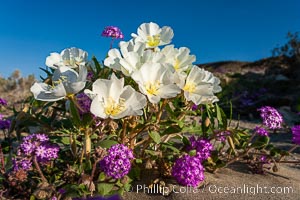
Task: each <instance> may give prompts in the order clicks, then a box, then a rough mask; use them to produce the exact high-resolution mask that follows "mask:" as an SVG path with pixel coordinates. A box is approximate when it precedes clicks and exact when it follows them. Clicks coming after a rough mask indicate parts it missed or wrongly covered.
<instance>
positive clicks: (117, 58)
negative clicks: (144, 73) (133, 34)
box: [104, 40, 145, 76]
mask: <svg viewBox="0 0 300 200" xmlns="http://www.w3.org/2000/svg"><path fill="white" fill-rule="evenodd" d="M144 50H145V44H143V43H141V42H137V43H135V42H134V41H133V40H130V41H129V42H123V41H122V42H120V50H118V49H111V50H109V51H108V57H107V58H106V59H105V60H104V65H105V66H107V67H109V68H112V69H115V70H118V71H122V72H123V74H124V75H126V76H129V75H130V74H131V73H132V72H133V71H135V70H137V69H138V68H139V67H140V66H141V64H140V58H141V55H142V54H143V52H144Z"/></svg>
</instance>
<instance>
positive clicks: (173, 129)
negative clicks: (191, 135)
mask: <svg viewBox="0 0 300 200" xmlns="http://www.w3.org/2000/svg"><path fill="white" fill-rule="evenodd" d="M181 130H182V128H180V127H179V126H177V125H175V126H170V127H168V128H167V129H166V130H165V131H164V132H163V133H162V135H166V134H172V133H179V132H181Z"/></svg>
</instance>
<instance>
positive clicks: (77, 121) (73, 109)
mask: <svg viewBox="0 0 300 200" xmlns="http://www.w3.org/2000/svg"><path fill="white" fill-rule="evenodd" d="M74 101H75V100H74ZM74 101H73V100H72V101H70V112H71V115H72V121H73V122H74V124H75V125H77V126H80V124H81V120H80V116H79V112H78V109H77V108H76V105H75V104H74Z"/></svg>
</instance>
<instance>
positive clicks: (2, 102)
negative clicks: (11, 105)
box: [0, 98, 7, 106]
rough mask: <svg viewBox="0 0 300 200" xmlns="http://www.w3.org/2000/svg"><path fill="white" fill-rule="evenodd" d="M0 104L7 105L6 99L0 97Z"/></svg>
mask: <svg viewBox="0 0 300 200" xmlns="http://www.w3.org/2000/svg"><path fill="white" fill-rule="evenodd" d="M0 105H2V106H7V101H6V100H5V99H2V98H0Z"/></svg>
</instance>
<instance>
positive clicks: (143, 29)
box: [131, 22, 174, 48]
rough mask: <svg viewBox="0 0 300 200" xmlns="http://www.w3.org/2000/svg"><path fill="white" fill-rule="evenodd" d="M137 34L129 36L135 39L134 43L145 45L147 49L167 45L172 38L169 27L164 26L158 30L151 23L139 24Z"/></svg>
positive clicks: (155, 25)
mask: <svg viewBox="0 0 300 200" xmlns="http://www.w3.org/2000/svg"><path fill="white" fill-rule="evenodd" d="M137 33H138V34H134V33H132V34H131V36H132V37H134V38H135V41H137V42H143V43H145V44H146V47H147V48H155V47H157V46H161V45H165V44H169V43H170V42H171V39H172V38H173V36H174V33H173V30H172V28H171V27H169V26H164V27H162V28H160V27H159V26H158V25H157V24H156V23H153V22H150V23H143V24H141V25H140V27H139V28H138V30H137Z"/></svg>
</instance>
